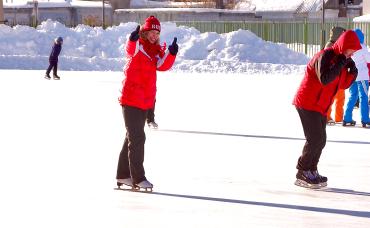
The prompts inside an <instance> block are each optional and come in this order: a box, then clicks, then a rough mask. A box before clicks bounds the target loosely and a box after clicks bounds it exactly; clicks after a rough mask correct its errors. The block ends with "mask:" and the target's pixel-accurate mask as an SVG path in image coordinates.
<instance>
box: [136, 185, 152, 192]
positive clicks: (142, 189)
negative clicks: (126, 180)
mask: <svg viewBox="0 0 370 228" xmlns="http://www.w3.org/2000/svg"><path fill="white" fill-rule="evenodd" d="M133 190H134V191H137V192H153V187H148V188H142V187H139V186H135V187H133Z"/></svg>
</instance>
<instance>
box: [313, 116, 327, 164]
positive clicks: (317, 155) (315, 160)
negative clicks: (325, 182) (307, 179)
mask: <svg viewBox="0 0 370 228" xmlns="http://www.w3.org/2000/svg"><path fill="white" fill-rule="evenodd" d="M320 135H321V136H322V141H321V144H320V145H319V146H318V149H319V148H321V149H320V150H318V151H317V153H315V154H314V156H313V162H312V166H311V169H310V170H311V171H315V170H316V171H317V165H318V163H319V160H320V157H321V154H322V150H323V149H324V148H325V145H326V139H327V136H326V123H325V122H324V121H323V120H322V121H321V133H320Z"/></svg>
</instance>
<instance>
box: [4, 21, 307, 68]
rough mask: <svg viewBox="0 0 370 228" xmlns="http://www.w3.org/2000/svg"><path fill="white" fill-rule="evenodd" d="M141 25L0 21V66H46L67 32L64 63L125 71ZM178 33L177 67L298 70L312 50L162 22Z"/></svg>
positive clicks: (164, 38)
mask: <svg viewBox="0 0 370 228" xmlns="http://www.w3.org/2000/svg"><path fill="white" fill-rule="evenodd" d="M137 25H138V24H137V23H133V22H129V23H124V24H120V25H119V26H113V27H109V28H107V29H106V30H103V29H102V28H101V27H95V28H93V27H89V26H85V25H78V26H77V27H75V28H68V27H65V26H64V25H62V24H60V23H59V22H54V21H51V20H48V21H44V22H42V23H41V25H39V26H38V27H37V28H36V29H34V28H31V27H28V26H15V27H13V28H12V27H9V26H6V25H0V69H33V70H41V69H45V68H46V67H47V65H48V56H49V54H50V50H51V46H52V43H53V40H54V38H55V37H58V36H62V37H63V39H64V43H63V48H62V53H61V56H60V60H61V61H60V69H62V70H75V71H76V70H83V71H92V70H93V71H120V70H121V69H122V67H123V65H124V61H125V52H124V45H125V43H126V40H127V37H128V35H129V34H130V33H131V32H132V31H133V30H134V29H135V28H136V26H137ZM175 36H176V37H177V38H178V45H179V47H180V49H179V53H178V57H177V61H176V63H175V66H174V67H173V69H174V71H187V72H210V71H211V72H265V73H269V72H270V71H274V72H275V71H280V72H295V71H299V70H301V69H302V68H304V65H305V64H306V63H307V61H308V57H307V56H306V55H304V54H302V53H297V52H294V51H292V50H291V49H289V48H287V47H286V45H284V44H275V43H272V42H266V41H263V40H262V39H261V38H259V37H257V36H256V35H255V34H253V33H251V32H249V31H246V30H238V31H235V32H230V33H225V34H217V33H213V32H209V33H200V32H199V31H198V30H196V29H194V28H190V27H184V26H176V24H175V23H171V22H164V23H162V32H161V42H162V43H166V44H167V47H168V46H169V45H170V44H171V43H172V40H173V38H174V37H175Z"/></svg>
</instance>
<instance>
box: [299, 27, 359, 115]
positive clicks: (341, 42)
mask: <svg viewBox="0 0 370 228" xmlns="http://www.w3.org/2000/svg"><path fill="white" fill-rule="evenodd" d="M360 48H361V46H360V41H359V39H358V38H357V36H356V33H355V32H354V31H352V30H349V31H346V32H344V33H343V34H342V35H341V36H340V37H339V38H338V40H337V41H336V42H335V43H334V45H333V46H332V47H330V48H327V49H324V50H322V51H320V52H318V53H317V54H316V55H315V56H314V57H313V58H312V59H311V60H310V62H309V63H308V64H307V67H306V72H305V75H304V78H303V80H302V82H301V84H300V86H299V88H298V91H297V93H296V95H295V97H294V100H293V105H295V106H296V107H297V108H301V109H305V110H309V111H316V112H319V113H321V114H322V115H323V116H326V115H327V111H328V109H329V107H330V105H331V103H332V101H333V98H334V96H335V94H336V92H337V90H338V89H347V88H348V87H349V86H350V85H351V84H352V82H353V81H354V80H355V79H356V76H357V74H351V73H349V69H348V67H347V66H346V65H344V66H343V64H339V63H338V61H339V57H340V56H339V55H340V54H343V53H344V51H345V50H348V49H353V50H359V49H360Z"/></svg>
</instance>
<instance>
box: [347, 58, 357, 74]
mask: <svg viewBox="0 0 370 228" xmlns="http://www.w3.org/2000/svg"><path fill="white" fill-rule="evenodd" d="M346 67H347V68H348V69H349V73H350V74H355V75H357V74H358V70H357V67H356V64H355V62H354V61H353V59H351V58H348V59H347V64H346Z"/></svg>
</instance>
